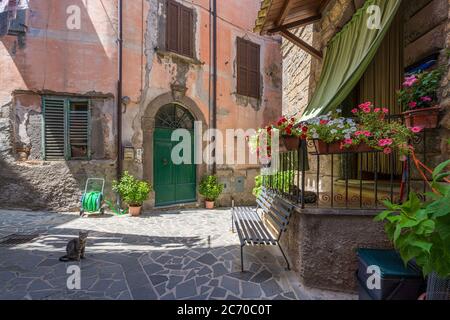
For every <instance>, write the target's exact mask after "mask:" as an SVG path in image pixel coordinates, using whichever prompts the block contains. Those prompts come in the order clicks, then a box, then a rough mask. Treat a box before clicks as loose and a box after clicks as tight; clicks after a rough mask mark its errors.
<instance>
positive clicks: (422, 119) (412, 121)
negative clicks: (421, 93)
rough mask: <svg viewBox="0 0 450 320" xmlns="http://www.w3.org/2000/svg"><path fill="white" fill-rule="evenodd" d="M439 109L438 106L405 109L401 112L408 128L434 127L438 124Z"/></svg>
mask: <svg viewBox="0 0 450 320" xmlns="http://www.w3.org/2000/svg"><path fill="white" fill-rule="evenodd" d="M440 111H441V108H440V107H439V106H438V107H432V108H424V109H417V110H409V111H406V112H404V113H403V115H404V117H405V124H406V126H407V127H408V128H413V127H420V128H422V129H435V128H437V127H438V125H439V112H440Z"/></svg>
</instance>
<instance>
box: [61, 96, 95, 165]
mask: <svg viewBox="0 0 450 320" xmlns="http://www.w3.org/2000/svg"><path fill="white" fill-rule="evenodd" d="M68 116H69V121H68V123H69V133H68V137H69V145H68V148H67V149H68V152H69V153H68V156H69V158H70V159H87V158H89V123H90V110H89V102H87V101H80V102H71V103H70V105H69V111H68Z"/></svg>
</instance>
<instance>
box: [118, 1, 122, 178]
mask: <svg viewBox="0 0 450 320" xmlns="http://www.w3.org/2000/svg"><path fill="white" fill-rule="evenodd" d="M117 45H118V59H117V60H118V81H117V179H120V177H121V176H122V171H123V155H122V149H123V148H122V95H123V94H122V81H123V0H118V38H117Z"/></svg>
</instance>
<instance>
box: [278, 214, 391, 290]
mask: <svg viewBox="0 0 450 320" xmlns="http://www.w3.org/2000/svg"><path fill="white" fill-rule="evenodd" d="M375 214H376V212H374V213H370V212H367V211H345V210H339V211H332V210H310V211H308V210H302V211H301V212H300V211H298V212H295V213H294V215H293V217H292V219H291V222H290V224H289V228H288V231H287V233H286V234H285V235H283V238H282V246H283V247H284V248H287V251H288V254H289V257H290V258H291V262H292V264H293V268H294V270H295V271H296V272H297V273H298V275H299V277H300V280H301V282H302V284H304V285H305V286H307V287H312V288H319V289H324V290H332V291H340V292H349V293H355V292H356V291H357V282H356V278H355V272H356V271H357V269H358V260H357V254H356V251H357V249H359V248H371V249H390V248H391V247H392V246H391V244H390V241H389V240H388V239H387V237H386V235H385V233H384V229H383V225H382V224H381V223H376V222H374V221H373V218H374V216H375Z"/></svg>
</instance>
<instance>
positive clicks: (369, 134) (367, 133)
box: [363, 131, 372, 137]
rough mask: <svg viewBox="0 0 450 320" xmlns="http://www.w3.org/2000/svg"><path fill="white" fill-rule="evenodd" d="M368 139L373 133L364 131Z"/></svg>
mask: <svg viewBox="0 0 450 320" xmlns="http://www.w3.org/2000/svg"><path fill="white" fill-rule="evenodd" d="M363 134H364V135H365V136H366V137H371V136H372V133H371V132H370V131H364V133H363Z"/></svg>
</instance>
